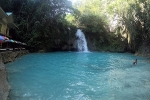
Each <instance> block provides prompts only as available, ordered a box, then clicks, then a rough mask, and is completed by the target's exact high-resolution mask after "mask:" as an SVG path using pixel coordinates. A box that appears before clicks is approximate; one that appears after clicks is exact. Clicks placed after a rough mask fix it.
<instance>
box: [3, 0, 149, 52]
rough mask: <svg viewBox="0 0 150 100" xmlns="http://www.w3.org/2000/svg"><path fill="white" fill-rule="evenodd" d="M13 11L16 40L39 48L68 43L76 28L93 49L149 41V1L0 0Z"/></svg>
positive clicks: (118, 48)
mask: <svg viewBox="0 0 150 100" xmlns="http://www.w3.org/2000/svg"><path fill="white" fill-rule="evenodd" d="M0 6H1V7H2V8H3V9H4V11H6V12H10V11H11V12H13V14H14V18H15V23H16V24H17V26H18V28H19V29H18V30H16V31H15V32H14V37H13V38H15V39H19V40H21V41H23V42H26V43H27V44H28V45H29V46H33V47H36V48H37V49H38V50H40V49H43V50H47V51H50V50H55V49H59V50H61V48H63V47H65V49H64V50H67V48H68V47H67V46H71V45H70V44H69V42H68V41H70V40H71V39H73V38H74V34H75V32H76V29H77V28H81V29H82V31H83V32H84V33H85V35H86V37H87V40H88V44H89V46H90V47H91V49H93V50H104V51H124V50H130V51H137V50H138V49H139V47H140V46H141V45H143V44H145V45H148V44H149V43H150V17H149V16H150V0H81V1H80V2H75V3H73V4H72V3H71V1H70V0H1V1H0Z"/></svg>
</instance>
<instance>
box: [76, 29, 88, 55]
mask: <svg viewBox="0 0 150 100" xmlns="http://www.w3.org/2000/svg"><path fill="white" fill-rule="evenodd" d="M76 37H77V49H78V51H79V52H88V47H87V42H86V39H85V36H84V34H83V32H82V31H81V30H80V29H78V30H77V32H76Z"/></svg>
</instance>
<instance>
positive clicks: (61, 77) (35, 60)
mask: <svg viewBox="0 0 150 100" xmlns="http://www.w3.org/2000/svg"><path fill="white" fill-rule="evenodd" d="M135 59H138V63H137V65H133V64H132V62H133V60H135ZM149 66H150V62H149V61H148V60H147V59H146V58H143V57H139V56H134V55H132V54H129V53H103V52H86V53H81V52H55V53H33V54H28V55H25V56H22V57H20V58H17V59H16V60H15V61H14V62H11V63H8V64H6V69H7V72H8V80H9V83H10V85H11V88H12V90H11V92H10V95H9V97H10V100H149V98H150V92H149V91H150V67H149Z"/></svg>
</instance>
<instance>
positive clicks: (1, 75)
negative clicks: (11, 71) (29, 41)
mask: <svg viewBox="0 0 150 100" xmlns="http://www.w3.org/2000/svg"><path fill="white" fill-rule="evenodd" d="M27 53H28V50H22V51H6V52H0V100H9V98H8V95H9V92H10V90H11V87H10V85H9V83H8V80H7V79H8V78H7V72H6V68H5V65H4V63H8V62H12V61H14V60H15V58H17V57H20V56H22V55H24V54H27Z"/></svg>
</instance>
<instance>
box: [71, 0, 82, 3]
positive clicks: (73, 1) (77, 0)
mask: <svg viewBox="0 0 150 100" xmlns="http://www.w3.org/2000/svg"><path fill="white" fill-rule="evenodd" d="M70 1H71V2H72V3H75V2H80V0H70Z"/></svg>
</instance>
